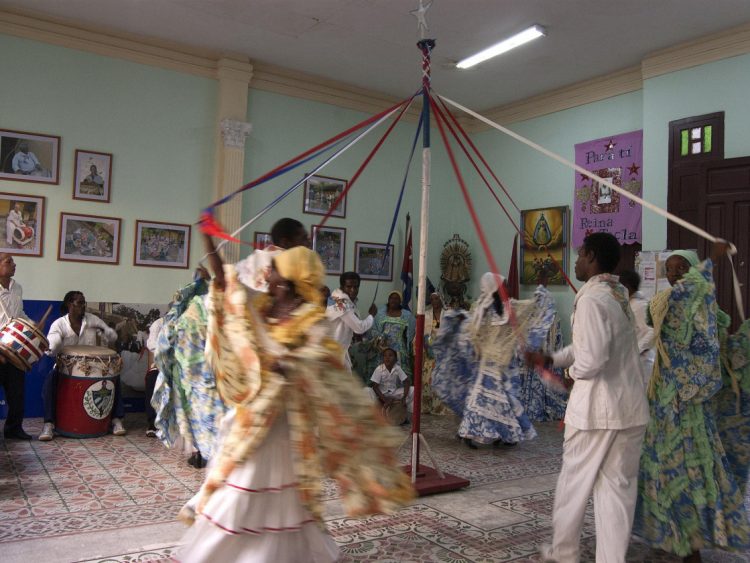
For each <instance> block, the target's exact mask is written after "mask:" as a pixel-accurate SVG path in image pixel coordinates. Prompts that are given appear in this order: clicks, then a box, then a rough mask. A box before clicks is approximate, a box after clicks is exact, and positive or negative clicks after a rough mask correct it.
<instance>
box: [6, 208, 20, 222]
mask: <svg viewBox="0 0 750 563" xmlns="http://www.w3.org/2000/svg"><path fill="white" fill-rule="evenodd" d="M6 221H7V222H8V223H9V224H10V225H12V226H13V227H21V226H23V217H21V212H20V211H16V210H15V208H14V209H11V210H10V211H9V212H8V218H7V219H6Z"/></svg>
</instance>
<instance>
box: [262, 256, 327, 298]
mask: <svg viewBox="0 0 750 563" xmlns="http://www.w3.org/2000/svg"><path fill="white" fill-rule="evenodd" d="M273 263H274V264H275V265H276V271H277V272H279V274H281V276H282V277H283V278H284V279H286V280H289V281H290V282H292V283H293V284H294V289H295V290H296V291H297V293H298V294H299V295H300V296H302V298H303V299H304V300H305V301H307V302H308V303H313V304H315V305H320V303H321V300H322V297H321V293H320V288H321V287H322V286H323V277H324V275H325V270H324V268H323V263H322V262H321V261H320V256H318V253H317V252H315V251H314V250H310V249H309V248H307V247H306V246H295V247H294V248H290V249H289V250H285V251H284V252H282V253H280V254H277V255H276V256H275V257H274V259H273Z"/></svg>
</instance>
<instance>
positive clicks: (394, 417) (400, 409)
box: [383, 401, 407, 426]
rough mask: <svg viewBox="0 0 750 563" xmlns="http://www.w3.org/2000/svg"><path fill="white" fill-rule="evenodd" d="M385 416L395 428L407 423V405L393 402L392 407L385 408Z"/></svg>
mask: <svg viewBox="0 0 750 563" xmlns="http://www.w3.org/2000/svg"><path fill="white" fill-rule="evenodd" d="M383 416H384V417H385V419H386V420H387V421H388V422H390V423H391V424H393V425H394V426H400V425H402V424H403V423H404V422H406V416H407V412H406V405H405V404H404V403H402V402H401V401H393V402H392V403H391V404H390V405H388V406H384V407H383Z"/></svg>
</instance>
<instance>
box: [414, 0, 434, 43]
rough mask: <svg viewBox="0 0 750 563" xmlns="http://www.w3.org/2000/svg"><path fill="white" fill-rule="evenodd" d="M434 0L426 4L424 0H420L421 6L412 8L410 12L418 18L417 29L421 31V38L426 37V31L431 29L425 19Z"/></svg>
mask: <svg viewBox="0 0 750 563" xmlns="http://www.w3.org/2000/svg"><path fill="white" fill-rule="evenodd" d="M432 1H433V0H430V1H429V2H427V4H426V5H425V4H424V0H419V8H417V9H416V10H412V11H411V12H409V13H410V14H411V15H412V16H414V17H415V18H417V31H419V37H420V39H424V38H425V33H426V32H427V30H428V29H429V28H428V27H427V20H426V19H425V15H426V14H427V10H429V9H430V6H432Z"/></svg>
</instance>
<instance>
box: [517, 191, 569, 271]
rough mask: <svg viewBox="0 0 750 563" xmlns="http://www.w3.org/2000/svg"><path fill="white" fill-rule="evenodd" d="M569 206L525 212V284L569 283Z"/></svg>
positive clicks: (523, 213) (523, 263)
mask: <svg viewBox="0 0 750 563" xmlns="http://www.w3.org/2000/svg"><path fill="white" fill-rule="evenodd" d="M568 217H569V211H568V207H567V206H563V207H546V208H543V209H529V210H525V211H521V228H522V230H523V241H522V243H521V283H522V284H526V285H537V284H539V283H546V284H551V285H565V283H566V282H565V276H563V273H565V275H567V274H568V252H569V242H568V230H569V224H568Z"/></svg>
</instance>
